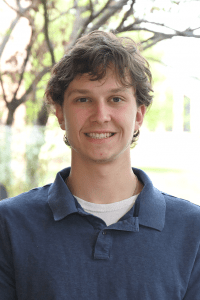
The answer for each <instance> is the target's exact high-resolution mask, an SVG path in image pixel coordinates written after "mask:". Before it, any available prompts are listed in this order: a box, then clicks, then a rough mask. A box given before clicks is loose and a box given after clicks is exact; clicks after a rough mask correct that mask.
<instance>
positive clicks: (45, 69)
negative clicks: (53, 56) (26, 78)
mask: <svg viewBox="0 0 200 300" xmlns="http://www.w3.org/2000/svg"><path fill="white" fill-rule="evenodd" d="M50 70H51V68H49V67H45V68H44V69H43V70H42V71H41V72H40V73H38V74H37V76H36V77H35V79H34V80H33V82H32V83H31V84H30V85H29V87H28V89H27V90H26V92H25V93H24V95H23V96H22V97H21V98H20V99H19V100H18V102H19V105H20V104H22V103H24V102H26V99H27V97H28V95H29V94H30V93H31V92H32V90H33V89H34V87H35V86H36V85H37V84H38V82H39V81H40V80H41V79H42V77H43V76H44V75H45V74H46V73H48V72H50Z"/></svg>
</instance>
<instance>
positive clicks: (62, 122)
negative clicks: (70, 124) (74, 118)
mask: <svg viewBox="0 0 200 300" xmlns="http://www.w3.org/2000/svg"><path fill="white" fill-rule="evenodd" d="M55 114H56V117H57V119H58V123H59V125H60V128H61V129H62V130H65V120H64V114H63V108H62V106H61V105H60V104H57V103H56V104H55Z"/></svg>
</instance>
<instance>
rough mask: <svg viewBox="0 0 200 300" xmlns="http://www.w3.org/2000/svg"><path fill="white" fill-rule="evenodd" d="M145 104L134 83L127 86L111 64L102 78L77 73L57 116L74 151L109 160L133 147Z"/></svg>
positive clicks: (94, 159) (57, 107)
mask: <svg viewBox="0 0 200 300" xmlns="http://www.w3.org/2000/svg"><path fill="white" fill-rule="evenodd" d="M144 114H145V106H144V105H142V106H140V107H137V104H136V99H135V96H134V89H133V88H132V87H129V88H127V87H124V86H123V85H122V84H121V83H119V81H118V80H117V76H116V75H115V73H114V71H113V70H112V69H111V68H109V69H108V70H107V73H106V76H105V77H104V78H103V79H102V80H100V81H91V80H90V77H89V75H88V74H83V75H80V76H77V77H76V78H75V79H74V80H73V81H72V82H71V83H70V84H69V86H68V88H67V90H66V91H65V94H64V103H63V106H62V107H61V106H60V105H58V104H57V105H56V116H57V118H58V121H59V123H60V124H61V128H62V129H63V130H66V135H67V138H68V141H69V143H70V145H71V148H72V155H73V152H74V153H75V155H76V157H77V155H78V156H79V157H80V158H81V159H84V160H85V159H89V160H92V161H94V162H97V163H106V162H110V161H113V160H115V159H117V158H118V157H120V156H122V155H125V153H126V152H127V151H130V144H131V140H132V138H133V134H134V131H136V130H138V129H139V127H140V126H141V124H142V122H143V118H144Z"/></svg>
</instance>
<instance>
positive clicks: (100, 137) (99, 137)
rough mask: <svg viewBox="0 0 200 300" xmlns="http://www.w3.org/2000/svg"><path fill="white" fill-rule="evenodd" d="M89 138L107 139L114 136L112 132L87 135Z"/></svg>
mask: <svg viewBox="0 0 200 300" xmlns="http://www.w3.org/2000/svg"><path fill="white" fill-rule="evenodd" d="M86 135H87V136H89V137H91V138H93V139H106V138H109V137H111V136H113V135H114V133H112V132H108V133H86Z"/></svg>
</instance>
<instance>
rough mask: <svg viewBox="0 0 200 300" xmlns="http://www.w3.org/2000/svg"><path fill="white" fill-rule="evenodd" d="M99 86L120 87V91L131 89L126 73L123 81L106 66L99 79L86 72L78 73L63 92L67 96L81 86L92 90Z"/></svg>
mask: <svg viewBox="0 0 200 300" xmlns="http://www.w3.org/2000/svg"><path fill="white" fill-rule="evenodd" d="M125 83H126V84H125ZM99 87H100V88H101V87H102V88H103V89H106V88H107V89H118V90H119V89H120V90H121V91H126V90H129V89H133V87H132V85H131V80H130V76H128V75H127V76H126V78H125V80H124V82H123V81H122V80H120V76H119V75H118V74H117V73H116V72H115V71H114V69H113V68H108V69H107V70H106V73H105V76H104V77H103V78H101V79H99V80H98V79H97V80H95V78H94V77H93V76H92V75H90V74H88V73H84V74H78V75H77V76H76V77H75V78H74V79H73V80H72V81H71V82H70V84H69V86H68V88H67V89H66V91H65V94H68V96H69V94H71V92H72V91H74V90H76V89H78V90H80V89H81V88H85V89H91V90H92V89H95V88H99Z"/></svg>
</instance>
